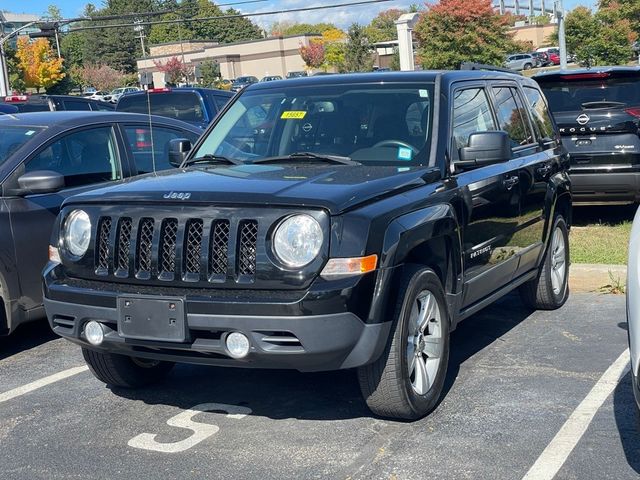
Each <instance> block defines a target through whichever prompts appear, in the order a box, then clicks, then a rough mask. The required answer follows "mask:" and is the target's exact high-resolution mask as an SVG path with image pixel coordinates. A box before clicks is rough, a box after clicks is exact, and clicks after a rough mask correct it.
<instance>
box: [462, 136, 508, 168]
mask: <svg viewBox="0 0 640 480" xmlns="http://www.w3.org/2000/svg"><path fill="white" fill-rule="evenodd" d="M512 156H513V152H512V151H511V139H510V138H509V134H508V133H507V132H505V131H502V130H497V131H490V132H476V133H472V134H471V135H469V142H468V143H467V146H466V147H462V148H461V149H460V161H459V162H456V166H457V167H461V168H474V167H481V166H484V165H492V164H494V163H501V162H506V161H507V160H511V158H512Z"/></svg>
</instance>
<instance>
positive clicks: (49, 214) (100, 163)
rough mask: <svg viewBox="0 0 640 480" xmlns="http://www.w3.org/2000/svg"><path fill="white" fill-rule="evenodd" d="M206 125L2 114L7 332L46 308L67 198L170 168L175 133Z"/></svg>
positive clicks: (0, 188) (1, 280) (0, 187)
mask: <svg viewBox="0 0 640 480" xmlns="http://www.w3.org/2000/svg"><path fill="white" fill-rule="evenodd" d="M200 132H201V130H200V129H199V128H197V127H194V126H192V125H189V124H188V123H184V122H180V121H177V120H173V119H170V118H164V117H157V116H148V115H137V114H130V113H114V112H111V113H107V112H104V113H100V112H38V113H23V114H15V115H0V232H2V235H0V335H2V334H8V333H10V332H11V331H12V330H14V329H15V327H16V326H18V325H19V324H20V323H23V322H25V321H28V320H32V319H37V318H40V317H43V316H44V310H43V308H42V289H41V286H40V272H41V271H42V268H43V267H44V265H45V263H46V262H47V255H48V253H47V247H48V244H49V236H50V233H51V228H52V225H53V223H54V221H55V218H56V216H57V215H58V210H59V208H60V205H61V204H62V201H63V200H64V199H65V198H67V197H69V196H71V195H73V194H75V193H78V192H81V191H85V190H89V189H91V188H94V187H95V186H98V185H104V184H105V183H108V182H126V181H127V179H128V178H129V177H132V176H134V175H138V174H142V173H148V172H153V171H157V170H165V169H168V168H171V165H170V163H169V161H168V151H169V141H170V140H173V139H175V138H188V139H190V140H191V141H195V140H196V139H197V138H198V136H199V134H200Z"/></svg>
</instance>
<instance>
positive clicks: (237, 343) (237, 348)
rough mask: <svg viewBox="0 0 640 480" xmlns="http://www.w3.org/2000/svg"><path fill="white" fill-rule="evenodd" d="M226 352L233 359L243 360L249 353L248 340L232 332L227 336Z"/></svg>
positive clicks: (244, 336)
mask: <svg viewBox="0 0 640 480" xmlns="http://www.w3.org/2000/svg"><path fill="white" fill-rule="evenodd" d="M226 343H227V350H229V355H231V356H232V357H233V358H243V357H246V356H247V354H248V353H249V347H250V344H249V339H248V338H247V336H246V335H244V334H242V333H240V332H232V333H230V334H229V335H227V341H226Z"/></svg>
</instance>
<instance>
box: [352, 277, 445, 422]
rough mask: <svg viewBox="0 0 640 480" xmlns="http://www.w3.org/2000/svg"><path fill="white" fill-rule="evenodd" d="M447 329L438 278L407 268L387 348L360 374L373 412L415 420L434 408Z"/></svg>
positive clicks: (439, 390) (442, 375) (441, 381)
mask: <svg viewBox="0 0 640 480" xmlns="http://www.w3.org/2000/svg"><path fill="white" fill-rule="evenodd" d="M449 330H450V327H449V316H448V314H447V304H446V301H445V296H444V290H443V288H442V283H441V282H440V279H439V278H438V276H437V275H436V274H435V272H434V271H433V270H431V269H429V268H424V267H422V266H419V265H411V266H408V267H407V271H406V273H405V275H404V277H403V279H402V282H401V284H400V292H399V295H398V300H397V303H396V305H395V310H394V317H393V325H392V327H391V332H390V333H389V339H388V340H387V346H386V348H385V350H384V352H383V354H382V355H381V356H380V358H379V359H378V360H376V361H375V362H374V363H372V364H370V365H366V366H363V367H360V368H359V369H358V380H359V383H360V389H361V391H362V396H363V397H364V399H365V400H366V402H367V405H368V406H369V408H370V409H371V411H372V412H373V413H375V414H377V415H380V416H382V417H390V418H401V419H407V420H415V419H418V418H421V417H423V416H425V415H427V414H428V413H429V412H431V411H432V410H433V409H434V408H435V406H436V405H437V403H438V400H439V399H440V396H441V394H442V389H443V387H444V380H445V377H446V374H447V364H448V363H449Z"/></svg>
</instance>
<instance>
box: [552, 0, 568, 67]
mask: <svg viewBox="0 0 640 480" xmlns="http://www.w3.org/2000/svg"><path fill="white" fill-rule="evenodd" d="M554 10H555V11H556V17H557V18H558V43H559V44H560V45H558V46H559V47H560V68H561V69H562V70H565V69H566V68H567V40H566V37H565V34H564V28H565V26H564V7H563V5H562V0H556V3H555V8H554Z"/></svg>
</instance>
